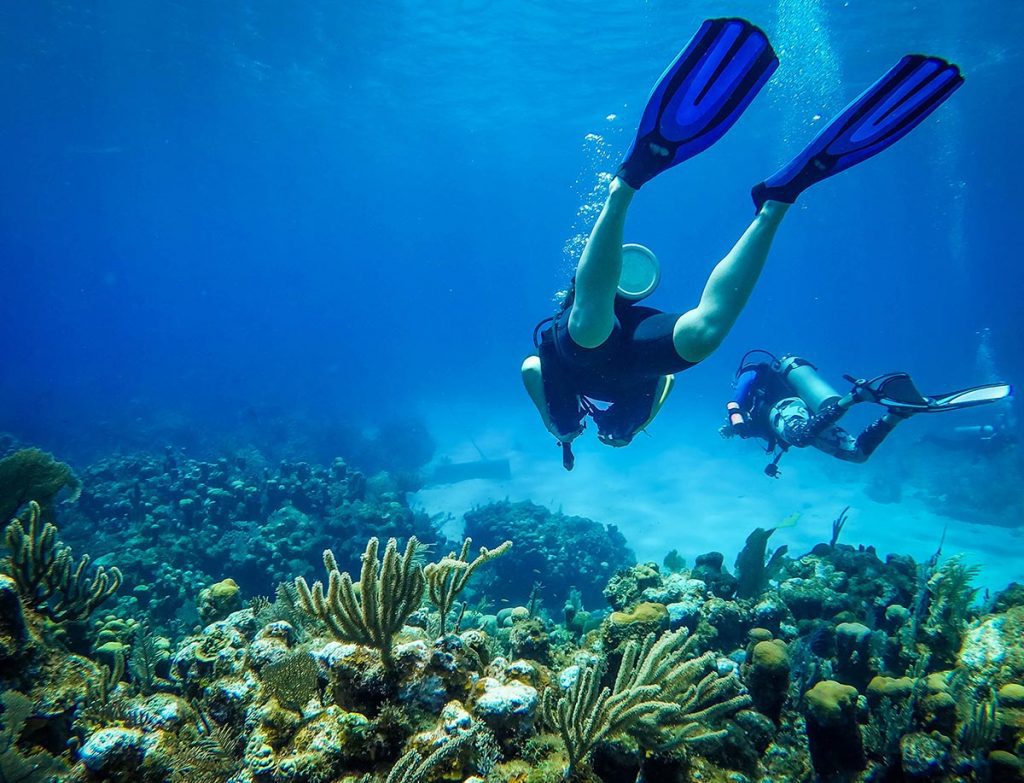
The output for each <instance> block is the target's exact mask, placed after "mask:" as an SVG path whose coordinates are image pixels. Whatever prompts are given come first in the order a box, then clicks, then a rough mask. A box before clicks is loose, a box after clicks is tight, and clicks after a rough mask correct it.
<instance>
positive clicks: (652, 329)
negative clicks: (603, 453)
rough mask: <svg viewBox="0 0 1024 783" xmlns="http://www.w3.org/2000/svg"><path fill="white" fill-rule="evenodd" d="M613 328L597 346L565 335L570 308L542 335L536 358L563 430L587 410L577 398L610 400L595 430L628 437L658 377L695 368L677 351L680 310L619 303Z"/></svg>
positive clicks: (644, 414) (647, 408)
mask: <svg viewBox="0 0 1024 783" xmlns="http://www.w3.org/2000/svg"><path fill="white" fill-rule="evenodd" d="M615 316H616V318H615V325H614V327H613V328H612V333H611V334H610V335H609V336H608V339H607V340H605V341H604V342H603V343H601V345H599V346H598V347H597V348H583V347H581V346H579V345H577V344H576V343H575V342H574V341H573V340H572V338H571V337H570V336H569V311H568V309H567V310H566V311H564V312H562V313H560V314H559V315H558V316H557V317H556V318H555V320H554V321H553V322H552V324H551V326H550V327H548V328H547V329H545V330H544V332H542V334H541V345H540V360H541V373H542V377H543V380H544V393H545V396H546V397H547V402H548V412H549V414H550V416H551V419H552V422H553V423H554V424H555V426H556V427H557V428H558V429H559V431H560V432H563V433H566V434H568V433H571V432H574V431H576V430H578V428H579V426H580V422H581V421H582V420H583V417H584V416H585V415H586V410H585V409H584V408H583V407H582V406H581V401H580V397H586V398H588V399H591V400H600V401H602V402H609V403H611V407H610V408H608V410H606V411H599V415H596V416H595V420H596V421H597V423H598V428H599V430H601V431H602V433H603V434H607V435H609V436H611V437H614V438H616V439H619V440H628V439H629V438H631V437H632V436H633V435H634V434H635V433H636V431H637V429H639V427H641V426H642V425H643V424H644V423H645V422H646V421H647V420H648V419H649V418H650V415H651V409H652V407H653V405H654V394H655V391H656V390H657V388H658V384H659V383H660V381H661V378H662V377H664V376H665V375H672V374H675V373H678V372H682V371H683V370H687V369H689V368H690V367H693V366H694V364H696V362H688V361H686V360H685V359H683V358H681V357H680V356H679V354H677V353H676V350H675V345H674V344H673V342H672V332H673V330H674V328H675V324H676V321H677V320H678V319H679V314H678V313H665V312H662V311H661V310H655V309H654V308H652V307H644V306H641V305H636V304H629V305H627V304H618V305H617V306H616V308H615Z"/></svg>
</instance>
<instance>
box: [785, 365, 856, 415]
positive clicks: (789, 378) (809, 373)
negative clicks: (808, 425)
mask: <svg viewBox="0 0 1024 783" xmlns="http://www.w3.org/2000/svg"><path fill="white" fill-rule="evenodd" d="M779 374H780V375H781V376H782V378H783V380H784V381H785V382H786V383H787V384H788V385H789V388H791V389H792V390H793V393H794V394H796V395H797V396H798V397H799V398H800V399H801V400H803V401H804V403H805V404H806V405H807V407H808V408H809V409H810V410H811V413H817V412H818V411H819V410H821V408H822V406H823V405H825V403H827V402H831V401H833V400H838V399H840V398H841V397H842V395H841V394H839V392H837V391H836V390H835V389H833V388H832V386H831V385H830V384H829V383H828V382H827V381H826V380H825V379H824V378H822V377H821V376H820V375H819V374H818V368H817V367H815V366H814V365H813V364H811V363H810V362H809V361H807V360H806V359H803V358H801V357H799V356H783V357H782V359H780V360H779Z"/></svg>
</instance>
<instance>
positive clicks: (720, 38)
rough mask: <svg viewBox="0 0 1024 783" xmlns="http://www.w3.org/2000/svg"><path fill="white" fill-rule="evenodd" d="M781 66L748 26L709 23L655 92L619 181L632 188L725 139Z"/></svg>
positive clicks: (742, 21) (736, 22)
mask: <svg viewBox="0 0 1024 783" xmlns="http://www.w3.org/2000/svg"><path fill="white" fill-rule="evenodd" d="M778 65H779V60H778V58H777V57H776V56H775V52H774V50H773V49H772V46H771V44H770V43H768V37H767V36H766V35H765V34H764V31H762V30H761V29H760V28H758V27H757V26H755V25H753V24H751V23H750V22H748V21H747V20H745V19H708V20H706V21H705V22H704V23H703V24H702V25H701V26H700V29H699V30H698V31H697V33H696V35H694V36H693V38H692V39H691V40H690V42H689V43H688V44H687V45H686V48H685V49H683V51H681V52H680V53H679V56H677V57H676V59H675V60H673V61H672V64H671V65H669V67H668V69H667V70H666V71H665V73H663V74H662V76H661V78H660V79H659V80H658V83H657V84H656V85H655V87H654V91H653V92H652V93H651V96H650V98H648V99H647V107H646V108H645V109H644V113H643V117H642V118H641V120H640V125H639V127H638V128H637V131H636V138H635V139H634V141H633V145H632V146H631V147H630V148H629V152H628V153H626V158H625V160H624V161H623V162H622V165H621V166H620V167H619V171H618V173H617V176H619V177H620V178H622V179H623V180H624V181H625V182H626V184H628V185H629V186H630V187H632V188H639V187H640V186H641V185H643V184H644V183H645V182H647V181H648V180H650V179H652V178H653V177H655V176H656V175H658V174H660V173H661V172H662V171H665V170H666V169H668V168H671V167H672V166H675V165H676V164H678V163H682V162H683V161H684V160H686V159H687V158H692V157H693V156H694V155H696V154H698V153H700V152H703V151H704V150H706V149H707V148H708V147H710V146H711V145H712V144H714V143H715V142H716V141H718V140H719V139H720V138H722V136H723V135H724V134H725V132H726V131H727V130H729V128H731V127H732V125H733V123H735V122H736V120H737V119H738V118H739V116H740V114H742V113H743V110H744V109H746V108H747V106H749V105H750V102H751V101H752V100H753V99H754V96H755V95H757V93H758V91H759V90H760V89H761V87H763V86H764V83H765V82H766V81H768V77H770V76H771V75H772V73H773V72H774V71H775V69H776V68H777V67H778Z"/></svg>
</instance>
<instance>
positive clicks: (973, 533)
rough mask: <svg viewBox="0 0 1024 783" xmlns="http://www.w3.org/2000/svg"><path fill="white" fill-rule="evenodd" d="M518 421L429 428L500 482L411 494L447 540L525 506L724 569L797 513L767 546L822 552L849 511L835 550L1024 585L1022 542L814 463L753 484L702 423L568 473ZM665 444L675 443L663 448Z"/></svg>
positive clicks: (806, 458)
mask: <svg viewBox="0 0 1024 783" xmlns="http://www.w3.org/2000/svg"><path fill="white" fill-rule="evenodd" d="M524 413H532V411H529V410H525V411H524V410H512V409H510V410H501V411H499V412H497V413H496V412H495V411H493V410H490V411H489V415H488V416H487V418H486V419H485V420H484V419H475V418H474V416H473V415H472V410H471V409H468V410H467V409H463V410H459V409H458V407H457V406H452V405H448V406H446V408H445V413H444V414H443V415H442V414H441V413H440V412H438V413H436V414H435V415H434V416H429V417H428V418H429V420H430V425H431V429H432V431H433V432H434V433H437V434H438V435H437V440H438V444H439V447H438V454H439V456H440V458H447V459H451V460H452V461H455V462H459V461H466V460H473V459H478V458H480V456H481V454H482V455H485V456H486V457H487V458H490V459H495V458H507V459H508V460H509V463H510V466H511V478H510V479H508V480H507V481H498V482H496V481H482V480H469V481H463V482H460V483H457V484H449V485H442V486H435V487H428V488H425V489H423V490H421V491H420V492H418V493H416V495H415V496H414V497H413V498H412V502H413V504H414V505H415V506H416V507H418V508H421V509H423V510H424V511H425V512H427V513H429V514H442V515H450V517H451V519H450V523H449V530H450V532H451V533H452V534H453V535H457V534H458V532H459V530H460V524H459V523H460V521H461V517H462V514H464V513H465V512H466V511H467V510H469V509H471V508H473V507H475V506H479V505H482V504H484V503H489V502H492V501H495V500H503V499H506V498H507V499H509V500H513V501H519V500H530V501H533V502H535V503H540V504H542V505H545V506H548V507H549V508H552V509H554V510H560V511H562V512H564V513H566V514H570V515H579V516H586V517H590V518H592V519H594V520H597V521H599V522H602V523H605V524H614V525H616V526H618V528H619V529H620V530H621V531H622V532H623V534H624V535H625V536H626V539H627V541H628V542H629V545H630V546H631V547H632V548H633V550H634V552H635V553H636V556H637V558H638V559H640V560H654V561H657V562H660V561H661V560H662V558H663V557H664V556H665V554H666V553H667V552H669V551H670V550H671V549H677V550H678V551H679V552H680V554H682V555H683V556H684V557H685V558H687V560H688V561H689V562H691V563H692V562H693V558H694V557H695V556H696V555H698V554H700V553H702V552H707V551H711V550H717V551H720V552H723V553H725V556H726V563H727V564H729V565H731V563H732V561H733V559H734V558H735V556H736V554H737V553H738V552H739V551H740V549H741V548H742V547H743V544H744V541H745V539H746V536H747V535H748V534H749V533H750V531H751V530H753V529H754V528H755V527H765V528H767V527H772V526H775V525H778V524H780V523H781V522H782V521H783V520H785V519H786V518H787V517H789V516H790V515H791V514H794V513H799V514H800V515H801V516H800V518H799V520H798V521H797V524H796V525H794V526H792V527H787V528H784V529H781V530H779V531H778V532H777V533H776V534H775V535H774V536H773V538H772V539H771V545H774V546H778V545H781V544H787V545H788V546H789V551H790V553H792V554H797V555H798V554H802V553H803V552H806V551H808V550H809V549H810V548H811V547H813V546H814V545H815V544H816V543H819V542H821V541H827V540H828V539H829V536H830V534H831V525H832V520H833V519H835V517H836V516H837V515H838V514H839V513H840V512H841V511H842V510H843V508H844V507H846V506H849V507H850V511H849V521H848V523H847V525H846V527H845V528H844V530H843V532H842V536H841V539H840V540H841V541H842V542H844V543H847V544H853V545H864V546H873V547H874V548H875V549H876V550H877V551H878V553H879V556H880V557H882V558H884V557H885V555H886V554H888V553H899V554H909V555H911V556H913V557H914V558H916V559H918V560H925V559H927V558H929V557H930V556H931V555H932V554H933V553H934V552H935V551H936V549H937V548H938V546H939V544H940V542H941V543H942V547H943V554H944V555H947V556H948V555H953V554H958V553H961V554H963V555H964V556H965V557H966V559H967V560H968V561H969V562H972V563H977V564H979V565H981V566H982V567H983V571H982V574H981V576H980V579H979V583H980V584H981V585H982V586H983V587H985V588H987V589H991V590H998V589H1001V588H1003V587H1005V586H1006V584H1008V583H1009V582H1011V581H1014V580H1016V581H1024V560H1022V559H1021V558H1020V557H1019V556H1018V553H1019V552H1020V549H1021V544H1022V539H1024V531H1022V530H1021V529H1019V528H1001V527H994V526H991V525H979V524H971V523H970V522H968V521H964V520H962V519H953V518H949V517H945V516H943V515H941V514H937V513H935V512H934V511H932V510H930V509H929V508H928V507H927V506H926V505H925V504H924V503H923V502H922V501H921V500H920V499H919V498H917V497H915V496H914V493H913V492H906V493H904V499H903V500H901V501H900V502H898V503H880V502H877V501H876V500H873V499H872V498H871V497H868V495H867V494H865V488H866V486H867V483H868V480H869V476H870V474H869V473H868V472H867V466H864V465H849V464H844V463H837V462H836V461H835V460H832V459H831V458H828V457H825V456H824V455H821V454H817V453H814V452H806V453H799V454H790V455H787V457H786V459H785V460H784V462H783V475H782V477H781V478H780V479H777V480H776V479H770V478H768V477H766V476H765V475H764V474H763V467H764V464H765V462H766V458H765V455H764V454H763V453H762V452H761V451H760V450H759V449H758V448H756V447H755V446H754V445H753V444H751V443H738V442H732V441H725V440H722V439H721V438H720V437H719V436H718V435H717V433H716V432H715V430H714V428H713V427H708V426H707V423H706V422H693V421H687V420H685V418H683V417H680V416H679V415H678V414H676V415H675V416H665V420H664V421H662V420H659V422H658V424H659V427H658V429H657V432H656V434H655V435H653V436H651V437H647V436H645V435H640V436H639V437H638V439H637V441H636V442H634V444H632V445H631V446H630V447H628V448H627V449H611V448H608V447H605V446H602V445H600V444H598V443H597V441H596V438H594V436H593V433H591V432H586V433H584V435H583V436H582V438H581V440H580V442H579V443H578V445H577V448H576V451H577V461H576V468H575V469H574V470H573V471H572V472H568V471H565V470H564V469H563V468H562V465H561V458H560V451H559V449H558V447H557V445H556V444H555V443H554V441H553V439H552V438H551V437H550V436H549V435H547V433H545V432H544V431H543V429H542V428H541V427H540V425H539V424H538V422H536V421H534V419H533V417H530V416H526V415H524ZM663 415H664V414H663ZM477 421H479V422H480V424H479V426H478V427H476V428H474V427H473V424H474V422H477ZM673 432H674V433H686V437H685V439H683V438H681V437H680V438H676V439H670V438H668V437H666V435H665V433H673ZM943 537H944V538H943Z"/></svg>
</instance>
